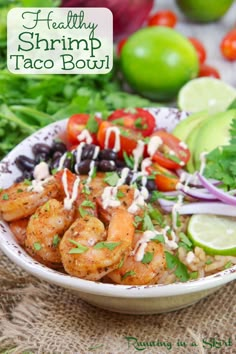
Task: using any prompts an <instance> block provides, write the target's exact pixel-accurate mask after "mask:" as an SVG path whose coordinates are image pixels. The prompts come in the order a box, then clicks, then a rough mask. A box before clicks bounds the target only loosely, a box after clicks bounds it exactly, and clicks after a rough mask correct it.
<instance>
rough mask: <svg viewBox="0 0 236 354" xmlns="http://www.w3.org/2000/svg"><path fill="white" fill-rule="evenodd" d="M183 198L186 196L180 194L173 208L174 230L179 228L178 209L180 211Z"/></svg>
mask: <svg viewBox="0 0 236 354" xmlns="http://www.w3.org/2000/svg"><path fill="white" fill-rule="evenodd" d="M183 199H184V196H183V195H182V194H179V195H178V200H177V202H176V203H175V204H174V205H173V208H172V227H173V229H174V230H176V229H177V219H178V211H179V208H180V207H181V206H182V204H183Z"/></svg>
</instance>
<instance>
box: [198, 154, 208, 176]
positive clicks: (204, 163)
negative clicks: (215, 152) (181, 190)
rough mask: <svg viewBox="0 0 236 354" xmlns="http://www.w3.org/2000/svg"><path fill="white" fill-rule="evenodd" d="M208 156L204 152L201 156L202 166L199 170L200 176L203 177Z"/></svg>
mask: <svg viewBox="0 0 236 354" xmlns="http://www.w3.org/2000/svg"><path fill="white" fill-rule="evenodd" d="M206 155H207V152H206V151H204V152H202V153H201V154H200V156H199V160H200V162H201V165H200V168H199V174H200V175H202V174H203V172H204V169H205V167H206Z"/></svg>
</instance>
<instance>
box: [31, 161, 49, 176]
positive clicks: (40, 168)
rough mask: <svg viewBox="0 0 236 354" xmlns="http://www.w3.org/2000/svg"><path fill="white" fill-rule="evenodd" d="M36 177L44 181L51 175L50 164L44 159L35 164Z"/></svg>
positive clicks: (34, 174)
mask: <svg viewBox="0 0 236 354" xmlns="http://www.w3.org/2000/svg"><path fill="white" fill-rule="evenodd" d="M33 176H34V179H36V180H38V181H42V180H43V179H46V178H48V177H49V176H50V172H49V167H48V164H47V163H46V162H44V161H42V162H40V163H39V164H38V165H36V166H35V168H34V172H33Z"/></svg>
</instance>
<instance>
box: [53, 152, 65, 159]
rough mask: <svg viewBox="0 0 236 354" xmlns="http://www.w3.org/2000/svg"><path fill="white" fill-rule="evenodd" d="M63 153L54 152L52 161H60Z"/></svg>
mask: <svg viewBox="0 0 236 354" xmlns="http://www.w3.org/2000/svg"><path fill="white" fill-rule="evenodd" d="M62 155H63V152H61V151H55V152H54V154H53V155H52V159H53V160H58V159H59V160H60V158H61V157H62Z"/></svg>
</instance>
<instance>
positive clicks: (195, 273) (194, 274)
mask: <svg viewBox="0 0 236 354" xmlns="http://www.w3.org/2000/svg"><path fill="white" fill-rule="evenodd" d="M197 278H198V272H191V273H189V279H197Z"/></svg>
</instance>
